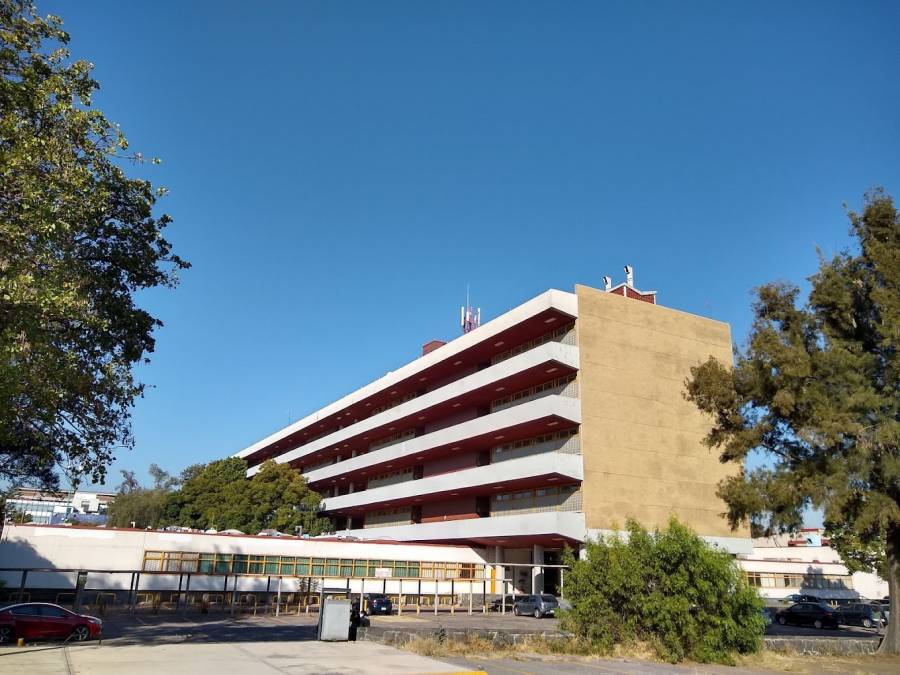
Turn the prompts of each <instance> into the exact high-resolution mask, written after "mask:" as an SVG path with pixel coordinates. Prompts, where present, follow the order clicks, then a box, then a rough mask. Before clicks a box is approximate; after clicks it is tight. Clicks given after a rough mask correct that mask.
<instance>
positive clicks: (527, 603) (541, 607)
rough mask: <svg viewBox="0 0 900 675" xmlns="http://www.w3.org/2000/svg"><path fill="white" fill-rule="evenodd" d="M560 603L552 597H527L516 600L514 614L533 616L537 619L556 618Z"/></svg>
mask: <svg viewBox="0 0 900 675" xmlns="http://www.w3.org/2000/svg"><path fill="white" fill-rule="evenodd" d="M558 609H559V602H558V601H557V599H556V598H555V597H553V596H552V595H526V596H524V597H522V598H519V599H518V600H516V604H514V605H513V614H515V615H516V616H524V615H527V614H531V615H532V616H533V617H534V618H535V619H540V618H541V617H543V616H556V612H557V610H558Z"/></svg>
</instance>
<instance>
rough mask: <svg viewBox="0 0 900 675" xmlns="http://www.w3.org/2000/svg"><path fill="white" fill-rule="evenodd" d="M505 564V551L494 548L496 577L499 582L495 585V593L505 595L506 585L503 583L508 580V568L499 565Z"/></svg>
mask: <svg viewBox="0 0 900 675" xmlns="http://www.w3.org/2000/svg"><path fill="white" fill-rule="evenodd" d="M502 562H503V549H502V548H501V547H500V546H494V563H495V564H494V576H495V577H496V579H497V581H496V582H495V583H494V592H495V593H500V594H505V593H506V587H505V586H506V584H504V583H503V581H502V579H505V578H506V568H505V567H504V566H503V565H500V564H497V563H502Z"/></svg>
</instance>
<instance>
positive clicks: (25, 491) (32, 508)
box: [5, 488, 116, 525]
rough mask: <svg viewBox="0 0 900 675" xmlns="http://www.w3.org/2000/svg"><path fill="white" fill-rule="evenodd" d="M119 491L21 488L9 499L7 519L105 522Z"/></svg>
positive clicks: (43, 523) (48, 522)
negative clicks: (51, 490) (116, 492)
mask: <svg viewBox="0 0 900 675" xmlns="http://www.w3.org/2000/svg"><path fill="white" fill-rule="evenodd" d="M115 497H116V495H115V493H113V492H86V491H84V490H61V491H58V492H50V491H46V490H40V489H38V488H19V489H18V490H16V491H15V493H14V494H13V495H12V496H11V497H9V498H8V499H7V500H6V506H5V520H7V521H15V522H22V521H23V520H24V521H27V522H31V523H35V524H38V525H50V524H57V523H63V522H69V521H71V520H72V519H73V518H74V519H75V520H81V521H83V522H91V523H94V524H102V523H105V522H106V512H107V509H108V508H109V505H110V504H112V502H113V500H114V499H115Z"/></svg>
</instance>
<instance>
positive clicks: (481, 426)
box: [303, 395, 581, 483]
mask: <svg viewBox="0 0 900 675" xmlns="http://www.w3.org/2000/svg"><path fill="white" fill-rule="evenodd" d="M550 416H555V417H557V418H559V419H562V420H567V421H568V422H571V423H573V424H578V423H580V422H581V406H580V403H579V401H578V400H577V399H573V398H570V397H566V396H552V395H551V396H546V397H542V398H541V399H540V400H535V401H528V402H525V403H523V404H522V405H517V406H513V407H512V408H510V409H508V410H502V411H497V412H494V413H491V414H489V415H484V416H482V417H476V418H475V419H472V420H467V421H465V422H460V423H459V424H455V425H453V426H449V427H444V428H443V429H438V430H436V431H433V432H431V433H429V434H425V435H424V436H417V437H415V438H411V439H408V440H405V441H402V442H400V443H396V444H395V445H391V446H389V447H387V448H382V449H380V450H376V451H374V452H369V453H367V454H364V455H357V456H356V457H352V458H348V459H346V460H344V461H342V462H339V463H337V464H332V465H330V466H325V467H322V468H320V469H316V470H315V471H309V472H307V471H305V470H304V472H303V473H304V475H305V476H306V479H307V480H308V481H309V482H310V483H316V482H317V481H323V480H330V479H333V478H338V477H340V476H342V475H344V474H347V473H350V472H354V471H360V470H363V469H369V468H370V467H377V466H378V465H385V464H387V463H390V462H393V461H394V460H398V459H401V458H404V457H408V456H409V455H413V454H416V453H422V452H425V451H428V450H430V449H432V448H438V447H442V446H451V445H452V444H454V443H459V442H460V441H465V440H467V439H470V438H473V437H476V436H485V435H487V434H489V433H496V432H500V431H502V430H503V429H509V428H511V427H515V426H517V425H521V424H526V423H529V422H531V421H533V420H537V419H541V418H546V417H550ZM376 470H377V469H376Z"/></svg>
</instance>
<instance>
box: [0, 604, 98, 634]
mask: <svg viewBox="0 0 900 675" xmlns="http://www.w3.org/2000/svg"><path fill="white" fill-rule="evenodd" d="M102 629H103V622H102V621H101V620H100V619H97V618H94V617H93V616H85V615H84V614H76V613H75V612H71V611H69V610H68V609H66V608H65V607H60V606H59V605H52V604H50V603H49V602H26V603H23V604H20V605H10V606H9V607H4V608H3V609H0V644H4V643H10V642H14V641H15V640H16V639H17V638H25V639H26V640H34V639H40V638H50V639H53V638H62V639H66V638H71V639H72V640H78V641H82V640H90V639H91V638H96V637H100V632H101V630H102Z"/></svg>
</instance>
